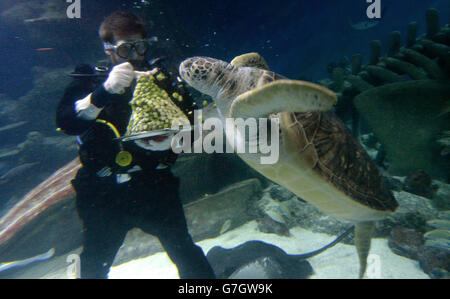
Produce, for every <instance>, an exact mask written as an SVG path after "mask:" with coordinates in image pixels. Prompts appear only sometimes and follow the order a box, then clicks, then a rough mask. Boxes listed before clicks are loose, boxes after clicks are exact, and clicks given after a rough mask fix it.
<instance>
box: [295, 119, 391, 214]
mask: <svg viewBox="0 0 450 299" xmlns="http://www.w3.org/2000/svg"><path fill="white" fill-rule="evenodd" d="M288 122H290V125H288V128H289V130H295V131H297V132H296V134H295V136H298V138H299V140H297V142H296V144H298V146H299V147H300V148H302V149H305V150H303V151H302V152H301V153H300V154H302V155H305V154H306V155H309V157H308V158H310V159H308V160H310V161H311V163H312V165H311V166H312V168H313V170H314V171H316V172H317V173H319V174H320V175H321V176H322V177H323V178H324V179H325V180H327V181H328V182H330V183H331V184H332V185H334V186H335V187H336V188H337V189H339V190H341V191H342V192H344V193H345V194H346V195H347V196H349V197H350V198H352V199H353V200H355V201H357V202H359V203H361V204H363V205H365V206H368V207H370V208H372V209H375V210H380V211H394V210H395V209H396V208H397V206H398V203H397V201H396V200H395V198H394V195H393V193H392V191H391V190H390V189H389V188H388V186H387V183H386V180H385V179H384V177H383V176H382V175H381V174H380V171H379V169H378V167H377V165H376V164H375V163H374V162H373V161H372V159H371V158H370V157H369V155H368V154H367V153H366V151H365V150H364V148H363V147H362V146H361V145H360V144H359V143H358V142H357V141H356V139H355V138H354V137H353V135H352V133H351V131H350V130H349V129H348V128H347V127H346V126H345V124H344V123H343V122H342V121H341V120H340V119H339V118H338V117H337V116H336V115H335V114H334V113H333V112H306V113H289V114H288Z"/></svg>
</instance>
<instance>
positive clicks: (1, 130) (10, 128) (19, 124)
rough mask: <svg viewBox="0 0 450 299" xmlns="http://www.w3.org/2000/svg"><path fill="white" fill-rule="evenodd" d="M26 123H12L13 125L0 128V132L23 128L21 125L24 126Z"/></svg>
mask: <svg viewBox="0 0 450 299" xmlns="http://www.w3.org/2000/svg"><path fill="white" fill-rule="evenodd" d="M27 123H28V121H19V122H17V123H13V124H10V125H7V126H4V127H0V132H3V131H8V130H12V129H14V128H17V127H20V126H23V125H25V124H27Z"/></svg>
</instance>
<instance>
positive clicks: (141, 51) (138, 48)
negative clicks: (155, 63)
mask: <svg viewBox="0 0 450 299" xmlns="http://www.w3.org/2000/svg"><path fill="white" fill-rule="evenodd" d="M156 41H158V38H157V37H156V36H153V37H152V38H146V39H138V40H133V41H119V42H118V43H117V44H116V45H113V44H110V43H104V48H105V50H110V51H114V52H115V53H116V54H117V56H119V57H120V58H123V59H128V58H129V57H130V56H131V55H132V53H133V51H134V52H135V53H136V54H138V55H139V56H144V55H145V54H146V53H147V52H148V50H149V48H150V43H152V42H156Z"/></svg>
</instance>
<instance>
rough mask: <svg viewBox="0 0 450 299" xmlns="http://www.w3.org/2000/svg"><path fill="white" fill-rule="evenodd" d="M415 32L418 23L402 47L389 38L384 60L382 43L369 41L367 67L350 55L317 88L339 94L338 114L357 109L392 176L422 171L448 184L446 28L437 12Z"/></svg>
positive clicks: (449, 47) (449, 35)
mask: <svg viewBox="0 0 450 299" xmlns="http://www.w3.org/2000/svg"><path fill="white" fill-rule="evenodd" d="M417 30H418V26H417V23H416V22H413V23H410V24H409V26H408V32H407V36H406V44H405V46H403V47H402V42H401V41H402V37H401V34H400V32H399V31H394V32H392V33H391V35H390V38H389V45H388V50H387V53H386V56H382V53H381V49H382V44H381V42H380V41H378V40H375V41H372V43H371V44H370V49H371V55H370V59H369V63H368V65H366V66H362V63H361V60H362V58H361V55H359V54H357V55H354V56H353V57H352V61H351V63H350V64H349V65H347V66H346V67H345V68H344V71H342V69H340V68H336V69H334V70H333V72H332V73H333V80H331V81H330V80H328V81H326V80H323V81H321V83H322V84H325V85H326V86H327V87H329V88H331V89H333V90H335V91H337V92H339V93H338V96H339V104H338V105H341V107H337V110H338V111H337V112H338V113H339V109H341V112H343V113H348V111H350V110H352V109H354V107H356V109H357V111H358V115H361V116H362V120H364V121H365V122H366V123H362V125H364V124H367V125H368V126H369V127H370V130H372V131H373V132H374V133H375V135H376V137H377V138H378V139H379V141H380V143H381V144H382V145H383V149H384V150H385V151H386V154H387V159H388V162H389V171H390V173H391V174H394V175H408V174H410V173H412V172H414V171H417V170H418V169H423V170H425V171H426V172H427V173H429V174H430V175H431V176H433V177H439V178H444V179H448V174H449V173H450V172H449V166H450V161H449V160H448V156H446V155H445V153H446V152H447V151H446V148H447V147H448V145H446V144H445V143H443V142H445V138H444V139H443V138H442V137H440V136H441V135H442V133H443V132H446V131H448V130H449V129H450V121H449V116H450V115H449V114H448V113H446V111H447V110H446V109H448V107H447V106H448V99H449V97H450V84H449V83H450V81H449V76H450V27H449V25H446V26H445V27H442V28H441V26H440V20H439V13H438V11H437V10H435V9H430V10H429V11H428V12H427V30H426V34H425V35H423V36H420V37H417ZM342 76H344V78H343V79H342ZM342 80H344V83H342ZM343 106H345V107H343ZM349 107H350V108H349ZM355 115H356V113H353V114H352V115H351V117H352V118H353V122H352V125H353V129H354V132H355V133H356V134H359V124H360V121H361V120H360V119H358V118H357V117H355ZM347 116H348V115H347ZM442 146H444V150H443V149H442ZM441 152H442V153H443V154H442V155H441Z"/></svg>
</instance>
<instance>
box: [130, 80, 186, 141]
mask: <svg viewBox="0 0 450 299" xmlns="http://www.w3.org/2000/svg"><path fill="white" fill-rule="evenodd" d="M163 79H164V78H162V77H160V78H156V79H155V78H154V77H153V76H151V75H150V76H145V77H141V78H139V79H138V80H137V84H136V88H135V90H134V94H133V99H132V100H131V102H130V104H131V107H132V114H131V117H130V121H129V123H128V128H127V135H129V134H134V133H139V132H143V131H152V130H160V129H168V128H171V127H172V126H173V125H189V124H190V123H189V120H188V118H187V117H186V115H184V113H183V112H182V111H181V109H180V108H178V106H177V105H175V104H174V102H173V100H172V99H171V98H170V96H169V95H168V94H167V92H166V91H165V90H163V89H161V88H159V87H158V84H157V83H156V80H159V81H160V80H163ZM172 97H173V98H174V100H176V101H182V100H183V98H182V97H181V96H180V95H178V94H177V93H174V94H172Z"/></svg>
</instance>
